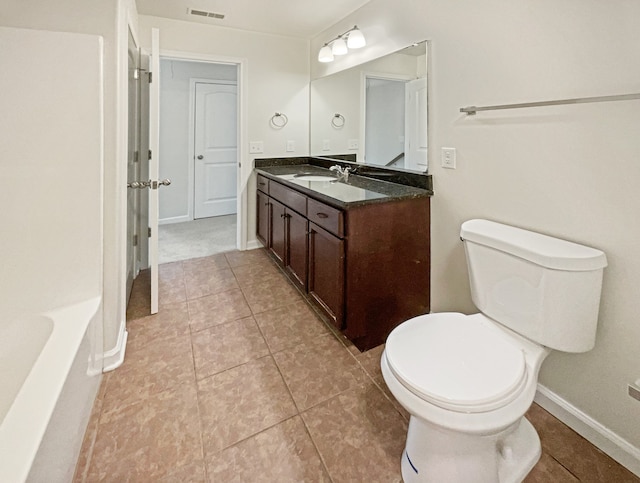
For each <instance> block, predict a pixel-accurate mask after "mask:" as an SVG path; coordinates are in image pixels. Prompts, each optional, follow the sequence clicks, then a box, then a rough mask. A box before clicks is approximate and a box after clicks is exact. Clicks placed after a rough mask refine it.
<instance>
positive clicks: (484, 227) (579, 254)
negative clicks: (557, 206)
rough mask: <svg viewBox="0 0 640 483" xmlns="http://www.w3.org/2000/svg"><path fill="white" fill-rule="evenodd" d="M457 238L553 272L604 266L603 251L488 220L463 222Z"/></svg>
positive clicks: (604, 256) (597, 268)
mask: <svg viewBox="0 0 640 483" xmlns="http://www.w3.org/2000/svg"><path fill="white" fill-rule="evenodd" d="M460 237H461V238H462V240H464V241H470V242H473V243H477V244H479V245H484V246H488V247H491V248H495V249H496V250H500V251H503V252H506V253H510V254H512V255H515V256H517V257H520V258H524V259H525V260H529V261H530V262H533V263H535V264H537V265H540V266H543V267H546V268H551V269H554V270H566V271H575V272H582V271H590V270H599V269H601V268H604V267H606V266H607V257H606V255H605V254H604V252H602V251H600V250H597V249H595V248H591V247H587V246H584V245H579V244H578V243H573V242H570V241H566V240H561V239H559V238H554V237H551V236H547V235H542V234H541V233H536V232H533V231H529V230H524V229H522V228H516V227H513V226H509V225H503V224H502V223H496V222H494V221H489V220H469V221H465V222H464V223H463V224H462V227H461V229H460Z"/></svg>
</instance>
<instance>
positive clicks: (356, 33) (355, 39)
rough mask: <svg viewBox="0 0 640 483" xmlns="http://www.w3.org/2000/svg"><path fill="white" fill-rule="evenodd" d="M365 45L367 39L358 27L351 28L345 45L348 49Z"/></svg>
mask: <svg viewBox="0 0 640 483" xmlns="http://www.w3.org/2000/svg"><path fill="white" fill-rule="evenodd" d="M365 45H367V41H366V40H365V39H364V35H362V32H360V29H359V28H358V27H357V26H355V27H353V30H352V31H351V32H349V37H348V38H347V47H349V48H350V49H359V48H361V47H364V46H365Z"/></svg>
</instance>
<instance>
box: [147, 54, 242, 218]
mask: <svg viewBox="0 0 640 483" xmlns="http://www.w3.org/2000/svg"><path fill="white" fill-rule="evenodd" d="M191 79H210V80H221V81H236V80H237V67H236V66H235V65H232V64H211V63H207V62H183V61H179V60H174V59H161V60H160V179H165V178H169V179H170V180H171V186H170V187H168V188H165V189H162V190H160V222H161V223H162V222H175V221H186V220H189V219H193V213H192V212H191V211H190V210H189V206H190V203H189V195H190V194H191V195H193V187H191V189H190V187H189V184H192V181H191V178H190V176H189V173H190V166H189V165H190V164H191V169H192V168H193V159H189V144H190V143H192V142H193V138H192V137H190V136H189V134H190V133H189V114H190V112H191V111H190V105H189V103H190V100H191V97H190V96H191V93H190V88H191V87H190V80H191Z"/></svg>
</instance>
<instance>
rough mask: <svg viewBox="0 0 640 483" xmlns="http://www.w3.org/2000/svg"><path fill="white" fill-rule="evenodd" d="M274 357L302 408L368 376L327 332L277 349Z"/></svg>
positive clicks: (347, 387)
mask: <svg viewBox="0 0 640 483" xmlns="http://www.w3.org/2000/svg"><path fill="white" fill-rule="evenodd" d="M273 357H274V359H275V361H276V363H277V364H278V368H279V369H280V372H281V373H282V376H283V377H284V380H285V382H286V383H287V386H288V387H289V389H290V390H291V394H292V396H293V399H294V400H295V402H296V405H297V406H298V408H299V409H300V410H301V411H303V410H305V409H307V408H310V407H311V406H314V405H316V404H318V403H320V402H322V401H325V400H327V399H329V398H330V397H333V396H335V395H336V394H339V393H341V392H343V391H346V390H347V389H349V388H351V387H354V386H356V385H358V384H359V383H361V382H363V381H364V380H365V379H366V378H367V375H366V374H365V372H364V371H363V370H362V368H361V367H360V365H359V364H358V363H357V362H356V360H355V359H354V358H353V357H352V356H351V354H349V352H348V351H347V350H346V349H345V347H344V346H343V345H342V344H341V343H340V342H339V341H338V340H336V339H335V338H334V337H333V336H332V335H330V334H329V335H325V336H320V337H317V338H316V339H314V340H313V341H312V342H311V343H308V344H301V345H298V346H296V347H294V348H291V349H286V350H283V351H281V352H277V353H275V354H274V355H273Z"/></svg>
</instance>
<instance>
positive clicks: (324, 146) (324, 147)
mask: <svg viewBox="0 0 640 483" xmlns="http://www.w3.org/2000/svg"><path fill="white" fill-rule="evenodd" d="M322 150H323V151H331V141H330V140H328V139H323V140H322Z"/></svg>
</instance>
